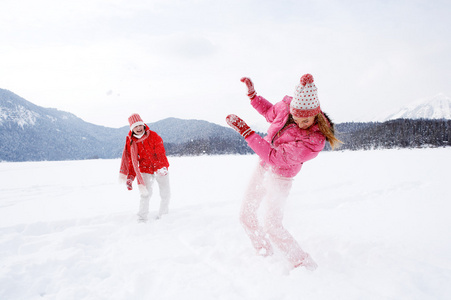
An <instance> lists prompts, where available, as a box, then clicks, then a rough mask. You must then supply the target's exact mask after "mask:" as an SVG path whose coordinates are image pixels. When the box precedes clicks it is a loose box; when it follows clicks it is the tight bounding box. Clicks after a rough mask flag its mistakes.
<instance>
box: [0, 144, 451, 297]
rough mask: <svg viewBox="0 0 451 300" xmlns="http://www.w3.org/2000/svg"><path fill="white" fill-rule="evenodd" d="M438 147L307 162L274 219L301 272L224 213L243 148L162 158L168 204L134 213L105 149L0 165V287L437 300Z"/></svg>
mask: <svg viewBox="0 0 451 300" xmlns="http://www.w3.org/2000/svg"><path fill="white" fill-rule="evenodd" d="M450 154H451V148H440V149H416V150H378V151H359V152H351V151H345V152H324V153H321V154H320V155H319V156H318V158H316V159H314V160H313V161H310V162H307V163H306V164H305V165H304V167H303V170H302V171H301V173H300V174H299V175H298V176H297V178H296V180H295V182H294V185H293V189H292V192H291V195H290V198H289V200H288V205H287V207H286V211H285V220H284V224H285V227H286V228H287V229H288V230H289V231H290V232H291V233H292V234H293V235H294V236H295V237H296V239H297V240H298V241H299V243H300V244H301V246H302V247H303V249H304V250H305V251H307V252H309V253H310V254H311V255H312V257H313V258H314V259H315V261H316V262H317V263H318V265H319V267H318V269H317V270H316V271H314V272H311V271H308V270H306V269H304V268H299V269H294V270H290V268H289V267H288V266H287V264H286V261H285V259H284V258H283V257H282V256H281V255H280V253H275V255H274V256H272V257H268V258H263V257H260V256H256V255H255V253H254V250H253V249H252V248H251V244H250V241H249V240H248V238H247V236H246V235H245V233H244V230H243V229H242V228H241V226H240V224H239V222H238V211H239V208H240V202H241V198H242V196H243V192H244V189H245V187H246V185H247V181H248V179H249V178H250V175H251V173H252V170H253V168H254V167H255V164H256V163H257V157H256V156H255V155H247V156H235V155H231V156H201V157H169V160H170V163H171V167H170V176H171V178H170V179H171V185H172V193H173V196H172V203H171V205H170V213H169V214H168V215H165V216H164V217H163V218H162V219H159V220H156V219H153V220H151V221H150V222H149V223H147V224H142V223H137V222H136V216H135V213H136V211H137V209H138V201H139V199H138V198H139V197H138V192H137V188H136V187H135V189H134V190H133V191H131V192H130V191H127V190H126V188H125V186H122V185H119V184H118V183H117V176H118V169H119V165H120V161H119V160H118V159H113V160H86V161H63V162H24V163H0V180H1V182H2V184H1V186H0V282H1V285H0V299H14V300H17V299H27V300H32V299H64V300H68V299H77V300H79V299H109V300H111V299H177V300H179V299H264V300H266V299H268V300H269V299H277V300H280V299H347V300H348V299H450V297H451V287H450V284H449V283H450V282H451V240H450V237H451V236H450V231H449V230H450V228H451V218H450V217H449V212H450V211H451V202H450V197H449V175H448V174H449V172H448V170H449V169H450V167H451V161H450V159H449V157H450ZM152 200H153V201H152ZM151 201H152V204H151V210H152V213H153V214H154V215H155V214H156V212H157V210H158V202H159V197H158V192H155V193H154V195H153V197H152V199H151Z"/></svg>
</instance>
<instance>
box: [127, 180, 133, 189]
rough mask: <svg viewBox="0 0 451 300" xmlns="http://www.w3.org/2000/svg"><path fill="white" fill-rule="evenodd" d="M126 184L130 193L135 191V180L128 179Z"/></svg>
mask: <svg viewBox="0 0 451 300" xmlns="http://www.w3.org/2000/svg"><path fill="white" fill-rule="evenodd" d="M125 184H126V185H127V190H129V191H131V190H133V186H132V184H133V180H131V179H127V181H126V182H125Z"/></svg>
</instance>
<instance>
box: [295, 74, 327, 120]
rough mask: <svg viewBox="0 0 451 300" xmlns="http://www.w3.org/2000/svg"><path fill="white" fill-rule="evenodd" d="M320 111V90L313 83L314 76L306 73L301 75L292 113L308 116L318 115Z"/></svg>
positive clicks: (303, 116) (302, 116) (296, 115)
mask: <svg viewBox="0 0 451 300" xmlns="http://www.w3.org/2000/svg"><path fill="white" fill-rule="evenodd" d="M320 112H321V107H320V105H319V99H318V91H317V89H316V86H315V84H314V83H313V76H312V75H310V74H305V75H303V76H302V77H301V83H300V84H298V85H297V86H296V90H295V91H294V97H293V100H291V104H290V113H291V114H292V115H293V116H295V117H300V118H307V117H312V116H316V115H317V114H319V113H320Z"/></svg>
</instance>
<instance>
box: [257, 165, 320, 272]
mask: <svg viewBox="0 0 451 300" xmlns="http://www.w3.org/2000/svg"><path fill="white" fill-rule="evenodd" d="M292 183H293V180H292V179H291V178H284V177H281V176H277V175H275V174H272V173H271V174H270V176H269V178H268V189H269V191H268V207H267V211H266V214H265V221H264V226H265V230H266V232H267V233H268V235H269V238H270V240H271V242H273V243H274V245H276V247H277V248H279V249H280V250H281V251H282V252H283V253H284V255H285V256H286V257H287V259H288V260H289V261H290V263H291V264H292V265H293V267H298V266H300V265H304V266H306V267H307V265H306V263H307V260H309V262H310V261H311V263H313V264H315V263H314V262H313V260H311V258H310V256H309V255H308V254H307V253H306V252H304V251H303V250H302V249H301V247H300V246H299V244H298V242H297V241H296V240H295V239H294V238H293V236H292V235H291V234H290V233H289V232H288V231H287V230H286V229H285V228H284V227H283V224H282V221H283V213H284V208H285V204H286V202H287V199H288V195H289V193H290V190H291V186H292ZM315 265H316V264H315Z"/></svg>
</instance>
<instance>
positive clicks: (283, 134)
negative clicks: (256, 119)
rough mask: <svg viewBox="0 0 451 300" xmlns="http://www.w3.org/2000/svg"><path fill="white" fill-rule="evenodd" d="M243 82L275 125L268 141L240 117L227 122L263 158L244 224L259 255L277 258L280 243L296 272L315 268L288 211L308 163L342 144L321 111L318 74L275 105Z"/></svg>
mask: <svg viewBox="0 0 451 300" xmlns="http://www.w3.org/2000/svg"><path fill="white" fill-rule="evenodd" d="M241 81H242V82H244V83H245V84H246V85H247V88H248V96H249V98H250V99H251V105H252V106H253V107H254V108H255V109H256V110H257V111H258V112H259V113H260V114H261V115H263V116H264V117H265V118H266V120H267V121H268V122H269V123H270V124H271V125H270V126H269V129H268V135H267V136H266V137H265V138H262V137H260V136H259V135H258V134H256V133H255V132H254V131H253V130H252V129H251V128H250V127H249V126H248V125H247V124H246V123H245V122H244V121H243V120H242V119H240V118H239V117H237V116H236V115H229V116H227V119H226V121H227V123H228V124H229V125H230V126H231V127H232V128H233V129H235V130H236V131H237V132H238V133H240V134H241V135H242V136H243V137H244V138H245V140H246V142H247V143H248V145H249V146H250V147H251V148H252V150H254V151H255V153H256V154H257V155H258V156H259V157H260V163H259V165H258V167H257V169H256V170H255V171H254V174H253V176H252V177H251V181H250V183H249V186H248V188H247V191H246V194H245V197H244V200H243V203H242V206H241V212H240V221H241V223H242V225H243V227H244V229H245V231H246V233H247V235H248V236H249V238H250V240H251V242H252V245H253V246H254V248H255V249H256V250H257V254H259V255H263V256H269V255H272V254H273V247H272V245H275V246H276V247H277V248H278V249H279V250H280V251H281V252H282V253H284V255H285V256H286V258H287V259H288V261H289V262H290V263H291V265H292V266H293V267H294V268H296V267H299V266H304V267H306V268H307V269H309V270H314V269H316V267H317V265H316V263H315V262H314V261H313V259H312V258H311V257H310V255H309V254H307V253H306V252H304V251H303V250H302V249H301V247H300V246H299V244H298V243H297V242H296V240H295V239H294V238H293V236H292V235H291V234H290V233H289V232H288V231H287V230H286V229H285V228H284V227H283V225H282V219H283V210H284V206H285V203H286V200H287V198H288V195H289V192H290V189H291V186H292V182H293V178H294V176H296V174H298V173H299V171H300V170H301V167H302V164H303V163H304V162H306V161H308V160H310V159H313V158H315V157H316V156H317V155H318V153H319V152H320V151H321V150H323V149H324V146H325V143H326V141H328V142H329V143H330V145H331V147H332V148H334V147H335V146H337V145H338V143H341V141H340V140H338V139H337V138H336V137H335V135H334V127H333V124H332V122H331V121H330V120H329V118H328V117H327V116H326V115H325V114H324V113H323V112H322V111H321V108H320V103H319V100H318V95H317V89H316V86H315V84H314V83H313V76H312V75H310V74H305V75H304V76H302V78H301V82H300V84H299V85H298V86H297V87H296V90H295V93H294V96H293V97H289V96H285V97H284V98H283V100H282V101H280V102H279V103H277V104H274V105H273V104H271V103H270V102H268V101H267V100H266V99H265V98H263V97H261V96H257V94H256V92H255V89H254V86H253V83H252V81H251V80H250V79H249V78H247V77H244V78H242V79H241ZM264 198H266V201H267V211H266V212H265V214H264V220H263V225H260V222H259V219H258V216H257V215H258V214H257V211H258V208H259V207H260V204H261V202H262V200H263V199H264Z"/></svg>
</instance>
